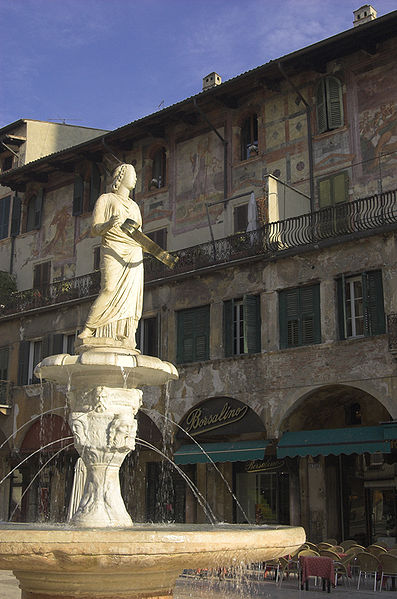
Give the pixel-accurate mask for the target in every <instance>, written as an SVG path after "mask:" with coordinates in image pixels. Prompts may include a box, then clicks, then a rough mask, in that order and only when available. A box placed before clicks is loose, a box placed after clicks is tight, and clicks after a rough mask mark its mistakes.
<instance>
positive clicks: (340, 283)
mask: <svg viewBox="0 0 397 599" xmlns="http://www.w3.org/2000/svg"><path fill="white" fill-rule="evenodd" d="M337 297H338V320H339V338H340V339H349V338H353V337H363V336H364V337H370V336H372V335H382V334H383V333H385V332H386V321H385V311H384V300H383V285H382V271H381V270H374V271H370V272H364V273H361V274H359V275H357V276H355V277H344V276H342V277H341V278H339V279H338V280H337Z"/></svg>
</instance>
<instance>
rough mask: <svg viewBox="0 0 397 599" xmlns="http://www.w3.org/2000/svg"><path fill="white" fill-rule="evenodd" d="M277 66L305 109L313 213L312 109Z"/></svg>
mask: <svg viewBox="0 0 397 599" xmlns="http://www.w3.org/2000/svg"><path fill="white" fill-rule="evenodd" d="M277 66H278V69H279V71H280V73H281V74H282V76H283V77H284V79H285V80H286V82H287V83H288V84H289V85H290V87H291V88H292V89H293V90H294V92H295V93H296V94H297V95H298V96H299V98H300V99H301V100H302V102H303V104H304V105H305V108H306V122H307V146H308V154H309V181H310V210H311V212H313V211H314V160H313V138H312V124H311V118H310V116H311V110H312V107H311V106H310V104H308V103H307V102H306V100H305V98H304V97H303V96H302V94H301V92H300V91H299V89H298V88H297V87H296V85H295V84H294V83H293V82H292V81H291V79H290V78H289V77H288V75H287V73H286V72H285V70H284V67H283V65H282V64H281V62H278V63H277Z"/></svg>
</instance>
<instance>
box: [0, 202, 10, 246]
mask: <svg viewBox="0 0 397 599" xmlns="http://www.w3.org/2000/svg"><path fill="white" fill-rule="evenodd" d="M10 203H11V196H7V197H6V198H3V199H2V200H0V239H5V238H6V237H8V227H9V221H10Z"/></svg>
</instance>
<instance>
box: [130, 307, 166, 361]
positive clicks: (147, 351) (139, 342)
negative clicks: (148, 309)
mask: <svg viewBox="0 0 397 599" xmlns="http://www.w3.org/2000/svg"><path fill="white" fill-rule="evenodd" d="M149 326H152V332H153V331H154V332H155V335H154V341H149V339H151V335H150V331H149V330H148V328H149ZM159 327H160V318H159V315H158V314H155V315H152V316H144V317H142V318H141V320H140V321H139V324H138V329H137V331H136V335H135V338H136V347H137V349H139V350H140V352H141V353H142V354H143V355H146V356H155V357H156V358H159V357H160V343H159V341H160V335H159V332H160V331H159Z"/></svg>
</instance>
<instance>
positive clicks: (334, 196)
mask: <svg viewBox="0 0 397 599" xmlns="http://www.w3.org/2000/svg"><path fill="white" fill-rule="evenodd" d="M348 199H349V177H348V174H347V172H345V171H344V172H342V173H338V174H336V175H332V176H331V177H326V178H325V179H321V180H320V181H319V182H318V201H319V206H320V209H321V208H327V207H328V206H335V205H336V204H340V203H342V202H347V201H348Z"/></svg>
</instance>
